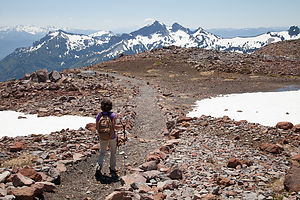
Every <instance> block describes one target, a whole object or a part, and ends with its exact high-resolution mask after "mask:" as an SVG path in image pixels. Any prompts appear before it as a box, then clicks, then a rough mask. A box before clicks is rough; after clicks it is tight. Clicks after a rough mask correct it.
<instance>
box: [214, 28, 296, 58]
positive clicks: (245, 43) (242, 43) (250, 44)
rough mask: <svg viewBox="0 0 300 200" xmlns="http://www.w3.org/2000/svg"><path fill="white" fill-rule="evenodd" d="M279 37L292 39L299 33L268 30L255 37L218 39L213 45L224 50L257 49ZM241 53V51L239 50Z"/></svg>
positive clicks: (278, 39) (278, 40)
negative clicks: (291, 34) (291, 33)
mask: <svg viewBox="0 0 300 200" xmlns="http://www.w3.org/2000/svg"><path fill="white" fill-rule="evenodd" d="M281 37H283V38H284V40H294V39H299V38H300V34H298V36H292V37H291V36H290V35H289V34H288V31H281V32H270V33H266V34H262V35H259V36H256V37H245V38H242V37H235V38H231V39H219V40H218V41H217V42H216V43H215V47H220V50H225V49H227V48H230V47H240V48H243V49H245V48H246V49H255V48H256V49H258V48H261V47H263V46H265V45H267V44H270V43H275V42H280V41H282V40H281ZM241 53H242V52H241Z"/></svg>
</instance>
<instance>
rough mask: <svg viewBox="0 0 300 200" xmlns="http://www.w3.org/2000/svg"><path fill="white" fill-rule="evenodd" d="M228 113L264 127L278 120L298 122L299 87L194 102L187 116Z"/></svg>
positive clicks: (299, 108)
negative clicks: (293, 89) (289, 89)
mask: <svg viewBox="0 0 300 200" xmlns="http://www.w3.org/2000/svg"><path fill="white" fill-rule="evenodd" d="M201 115H207V116H212V117H223V116H228V117H230V118H231V119H234V120H247V121H248V122H252V123H259V124H261V125H265V126H276V124H277V123H278V122H280V121H289V122H292V123H293V124H299V123H300V90H297V91H284V92H264V93H263V92H258V93H243V94H229V95H225V96H218V97H215V98H210V99H203V100H201V101H197V102H196V106H195V108H194V109H193V111H191V112H190V113H189V114H188V116H190V117H200V116H201Z"/></svg>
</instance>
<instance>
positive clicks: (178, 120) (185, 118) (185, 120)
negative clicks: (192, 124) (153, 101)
mask: <svg viewBox="0 0 300 200" xmlns="http://www.w3.org/2000/svg"><path fill="white" fill-rule="evenodd" d="M191 120H193V118H192V117H180V118H178V119H177V123H181V122H187V121H191Z"/></svg>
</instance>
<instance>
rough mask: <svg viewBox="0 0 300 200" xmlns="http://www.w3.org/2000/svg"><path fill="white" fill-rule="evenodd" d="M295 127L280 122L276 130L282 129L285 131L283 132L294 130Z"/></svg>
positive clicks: (289, 123)
mask: <svg viewBox="0 0 300 200" xmlns="http://www.w3.org/2000/svg"><path fill="white" fill-rule="evenodd" d="M293 126H294V125H293V124H292V123H291V122H278V123H277V124H276V128H280V129H283V130H288V129H292V128H293Z"/></svg>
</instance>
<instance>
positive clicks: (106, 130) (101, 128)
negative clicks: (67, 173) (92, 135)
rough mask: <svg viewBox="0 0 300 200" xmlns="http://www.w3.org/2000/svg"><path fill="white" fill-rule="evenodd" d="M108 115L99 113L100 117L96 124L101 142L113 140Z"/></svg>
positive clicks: (112, 130) (112, 131) (110, 121)
mask: <svg viewBox="0 0 300 200" xmlns="http://www.w3.org/2000/svg"><path fill="white" fill-rule="evenodd" d="M110 115H111V113H108V115H104V114H103V113H101V117H100V119H99V121H98V122H97V124H96V128H97V132H98V134H99V137H100V139H101V140H110V139H113V138H114V134H115V133H114V129H113V124H112V120H111V119H110Z"/></svg>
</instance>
